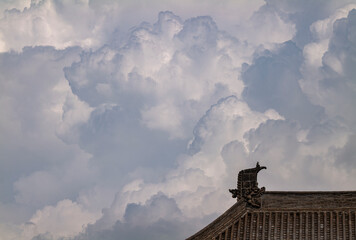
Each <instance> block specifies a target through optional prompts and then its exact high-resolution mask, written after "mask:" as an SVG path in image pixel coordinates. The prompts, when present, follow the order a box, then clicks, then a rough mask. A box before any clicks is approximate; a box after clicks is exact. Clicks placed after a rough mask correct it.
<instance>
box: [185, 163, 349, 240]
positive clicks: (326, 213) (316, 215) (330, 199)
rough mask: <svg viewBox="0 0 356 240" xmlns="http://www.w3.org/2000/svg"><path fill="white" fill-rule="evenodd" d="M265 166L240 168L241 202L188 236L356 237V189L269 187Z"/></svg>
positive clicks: (223, 239) (233, 239) (224, 239)
mask: <svg viewBox="0 0 356 240" xmlns="http://www.w3.org/2000/svg"><path fill="white" fill-rule="evenodd" d="M261 169H263V167H260V166H259V164H257V165H256V168H254V169H248V171H245V170H243V171H245V172H243V171H240V173H239V177H238V183H237V186H238V188H237V189H230V190H229V191H230V192H231V193H232V194H233V197H237V202H236V203H235V204H234V205H233V206H232V207H231V208H230V209H228V210H227V211H226V212H224V213H223V214H222V215H221V216H220V217H218V218H217V219H216V220H214V221H213V222H212V223H210V224H209V225H208V226H206V227H205V228H203V229H202V230H200V231H199V232H198V233H196V234H194V235H193V236H191V237H189V238H188V239H187V240H204V239H214V240H237V239H336V240H337V239H350V240H351V239H356V221H355V219H356V191H336V192H335V191H329V192H325V191H315V192H307V191H285V192H283V191H265V189H264V188H261V189H260V188H258V184H257V173H258V171H259V170H261ZM241 172H242V173H241ZM245 173H248V175H244V174H245ZM252 173H256V174H255V175H253V174H252ZM239 181H240V182H239ZM241 181H249V183H248V184H246V183H244V182H241ZM251 182H252V183H253V184H250V183H251ZM244 186H249V187H244Z"/></svg>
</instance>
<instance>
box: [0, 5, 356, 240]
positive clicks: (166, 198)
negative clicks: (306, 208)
mask: <svg viewBox="0 0 356 240" xmlns="http://www.w3.org/2000/svg"><path fill="white" fill-rule="evenodd" d="M345 3H347V1H345V2H341V1H338V2H333V1H330V2H328V3H325V4H324V3H323V4H322V3H321V2H314V1H313V2H309V1H300V2H289V1H267V3H265V4H264V3H263V2H261V1H253V2H251V1H239V2H236V1H223V2H221V1H215V0H211V1H196V2H191V1H183V2H179V3H178V2H174V1H165V2H162V1H151V2H150V5H147V3H146V2H144V1H139V0H137V1H120V2H113V1H76V2H72V1H57V0H45V1H32V2H31V4H30V3H25V2H23V3H19V2H13V3H7V2H6V3H3V4H0V9H6V8H9V6H12V7H16V8H18V9H19V10H18V11H17V10H11V11H7V12H4V14H3V18H2V19H1V20H0V37H1V43H0V47H1V48H2V51H8V50H9V49H15V50H16V51H19V52H5V53H2V54H1V55H0V63H1V64H0V70H1V71H0V72H1V74H0V92H1V95H0V107H1V109H2V111H4V113H5V114H2V115H1V118H0V130H1V132H2V137H1V139H0V141H1V144H0V146H1V147H0V151H1V153H2V155H1V161H0V169H2V171H1V170H0V173H1V174H0V175H1V176H2V177H3V179H5V181H3V182H1V184H0V193H1V194H0V210H3V209H6V211H2V212H4V214H3V215H2V216H0V232H1V234H2V235H3V236H6V237H7V238H10V239H11V238H13V239H19V238H20V236H21V235H22V237H23V239H30V238H31V237H34V239H37V240H39V239H58V238H59V239H60V237H65V236H67V237H69V238H73V239H81V240H82V239H118V236H120V237H122V238H123V239H135V238H141V239H142V236H145V238H146V239H167V236H172V234H173V235H174V236H176V238H177V239H181V238H184V237H187V234H188V233H193V232H194V231H196V230H197V229H199V228H201V227H202V226H203V225H205V224H206V223H207V222H209V221H210V220H212V219H213V218H214V217H216V216H217V215H218V214H219V213H221V212H222V211H224V210H226V208H227V207H228V206H230V205H231V204H232V203H233V202H234V199H232V198H230V197H229V193H228V191H227V189H228V188H232V187H234V184H235V177H236V171H237V170H239V169H242V168H247V167H251V166H252V165H254V164H255V162H256V161H261V163H262V164H264V165H267V167H268V170H267V171H264V172H263V173H261V175H260V182H261V184H263V185H264V186H266V187H267V189H270V190H272V189H274V190H277V189H278V190H281V189H286V190H287V189H288V190H291V189H304V190H305V187H306V186H307V188H308V189H310V190H317V189H319V190H320V189H328V190H330V189H337V190H341V189H346V188H352V187H353V186H352V184H351V183H353V182H354V181H353V180H355V179H354V176H355V170H354V169H355V164H354V161H353V159H352V156H353V154H354V150H353V149H355V147H354V146H355V142H356V141H355V128H354V126H355V116H356V115H355V111H354V106H353V105H354V104H353V103H354V99H355V83H354V76H355V72H354V71H355V70H354V65H355V61H354V59H355V56H354V55H355V52H354V51H353V50H352V49H353V48H354V46H355V37H354V36H355V33H354V32H355V31H354V30H355V26H354V25H355V24H354V23H355V21H354V18H355V10H353V11H350V10H351V9H352V8H353V6H354V5H347V6H343V5H344V4H345ZM26 4H27V5H26ZM308 4H309V5H308ZM318 4H319V5H320V7H319V8H315V6H318ZM306 6H307V7H306ZM339 7H342V8H341V9H339V10H337V8H339ZM165 9H167V10H173V11H174V12H175V14H177V15H175V14H173V13H172V12H169V11H166V12H161V13H159V14H158V19H157V13H158V12H159V11H161V10H165ZM142 21H146V22H144V23H141V22H142ZM151 23H152V24H151ZM285 41H287V42H285ZM26 45H30V46H36V45H51V46H52V47H44V46H41V47H25V48H23V47H24V46H26ZM68 46H80V47H69V48H67V47H68ZM90 48H92V49H90ZM58 49H63V50H58ZM281 179H282V180H283V181H281ZM307 183H308V184H307ZM310 183H312V184H310ZM110 204H111V205H110ZM162 206H164V207H162ZM101 210H103V211H102V217H100V216H101V214H100V212H101ZM99 217H100V219H98V220H97V218H99ZM56 219H57V220H56ZM96 220H97V221H96ZM26 222H27V224H26ZM94 222H95V223H94ZM55 223H56V224H58V227H55V226H56V224H55ZM88 223H91V224H89V225H88V227H85V226H87V224H88ZM132 226H136V227H135V228H133V227H132ZM82 230H83V231H84V232H83V233H81V231H82ZM77 234H79V235H77Z"/></svg>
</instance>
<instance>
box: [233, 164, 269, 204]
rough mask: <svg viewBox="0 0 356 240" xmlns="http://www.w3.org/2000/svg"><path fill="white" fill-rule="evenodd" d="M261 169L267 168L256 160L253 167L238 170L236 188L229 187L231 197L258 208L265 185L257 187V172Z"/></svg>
mask: <svg viewBox="0 0 356 240" xmlns="http://www.w3.org/2000/svg"><path fill="white" fill-rule="evenodd" d="M262 169H267V168H266V167H261V166H260V164H259V163H258V162H257V163H256V167H255V168H249V169H245V170H242V171H240V172H239V175H238V177H237V189H229V192H231V193H232V197H233V198H237V201H240V200H244V201H245V202H246V203H247V204H248V206H250V207H254V208H260V207H261V201H260V198H261V196H262V194H263V193H264V192H265V190H266V189H265V187H262V188H258V182H257V174H258V172H259V171H261V170H262Z"/></svg>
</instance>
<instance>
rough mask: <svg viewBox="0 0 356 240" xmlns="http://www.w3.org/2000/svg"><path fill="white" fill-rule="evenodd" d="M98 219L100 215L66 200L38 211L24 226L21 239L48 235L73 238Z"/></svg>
mask: <svg viewBox="0 0 356 240" xmlns="http://www.w3.org/2000/svg"><path fill="white" fill-rule="evenodd" d="M97 218H98V215H96V214H93V213H91V212H88V211H87V210H85V209H83V207H82V206H81V205H80V204H78V203H76V202H72V201H70V200H68V199H65V200H62V201H60V202H58V203H57V205H56V206H47V207H45V208H43V209H41V210H38V211H37V212H36V213H35V214H34V215H33V216H32V218H31V219H30V220H29V221H28V222H27V223H25V224H24V225H23V228H24V231H23V235H22V236H21V239H31V238H32V237H34V236H37V235H39V234H46V233H47V234H48V235H49V236H51V237H53V238H55V239H56V238H58V237H73V236H75V235H77V234H78V233H80V232H82V231H83V230H84V229H85V227H86V225H87V224H90V223H93V222H94V221H95V220H96V219H97Z"/></svg>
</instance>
